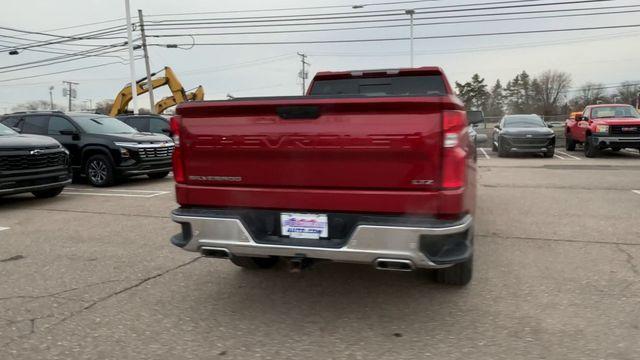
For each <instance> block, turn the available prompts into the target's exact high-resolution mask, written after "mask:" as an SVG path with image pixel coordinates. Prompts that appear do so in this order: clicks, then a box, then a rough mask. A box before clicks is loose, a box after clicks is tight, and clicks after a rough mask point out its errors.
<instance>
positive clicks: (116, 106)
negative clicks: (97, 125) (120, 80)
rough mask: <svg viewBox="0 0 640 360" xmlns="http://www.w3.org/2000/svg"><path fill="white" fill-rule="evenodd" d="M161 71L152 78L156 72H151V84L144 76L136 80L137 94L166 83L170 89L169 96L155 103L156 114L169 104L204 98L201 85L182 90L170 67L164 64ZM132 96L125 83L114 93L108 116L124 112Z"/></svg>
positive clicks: (168, 106)
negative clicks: (161, 72)
mask: <svg viewBox="0 0 640 360" xmlns="http://www.w3.org/2000/svg"><path fill="white" fill-rule="evenodd" d="M161 71H164V76H161V77H156V78H153V77H154V76H156V75H157V74H158V73H157V72H156V73H152V74H151V77H152V79H151V84H147V78H146V77H144V78H142V79H140V80H138V81H136V90H137V94H138V95H142V94H144V93H146V92H147V91H149V89H156V88H159V87H161V86H165V85H167V86H168V87H169V90H171V96H169V97H166V98H164V99H162V100H160V101H159V102H158V103H156V104H155V109H156V113H157V114H160V113H161V112H162V111H164V110H165V109H167V108H170V107H171V106H174V105H177V104H180V103H182V102H185V101H191V100H202V99H204V88H202V86H198V88H196V90H195V91H193V92H190V93H187V92H186V91H185V90H184V87H183V86H182V83H181V82H180V80H178V77H177V76H176V74H175V73H174V72H173V70H172V69H171V68H170V67H168V66H166V67H165V68H164V69H162V70H161ZM132 98H133V96H132V93H131V85H130V84H127V85H126V86H125V87H124V88H122V90H120V92H119V93H118V95H116V98H115V100H114V101H113V106H112V107H111V111H110V112H109V116H116V115H119V114H123V113H125V112H126V110H127V106H128V105H129V102H131V99H132ZM158 109H161V111H158Z"/></svg>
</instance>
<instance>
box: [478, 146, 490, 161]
mask: <svg viewBox="0 0 640 360" xmlns="http://www.w3.org/2000/svg"><path fill="white" fill-rule="evenodd" d="M480 151H482V154H484V157H485V158H487V159H491V156H489V155H488V154H487V152H486V151H485V150H484V149H483V148H480Z"/></svg>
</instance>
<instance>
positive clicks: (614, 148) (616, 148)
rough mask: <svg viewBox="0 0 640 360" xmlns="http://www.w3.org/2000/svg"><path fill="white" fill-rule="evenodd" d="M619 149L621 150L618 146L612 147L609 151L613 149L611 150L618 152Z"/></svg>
mask: <svg viewBox="0 0 640 360" xmlns="http://www.w3.org/2000/svg"><path fill="white" fill-rule="evenodd" d="M620 150H622V148H619V147H613V148H611V151H613V152H618V151H620Z"/></svg>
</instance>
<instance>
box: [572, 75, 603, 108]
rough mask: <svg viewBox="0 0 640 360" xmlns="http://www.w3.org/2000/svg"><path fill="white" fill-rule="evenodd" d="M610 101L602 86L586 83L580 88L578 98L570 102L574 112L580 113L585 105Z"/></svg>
mask: <svg viewBox="0 0 640 360" xmlns="http://www.w3.org/2000/svg"><path fill="white" fill-rule="evenodd" d="M610 101H611V100H610V99H609V97H608V96H607V94H606V93H605V91H604V86H603V85H602V84H598V83H591V82H589V83H586V84H584V85H582V87H580V90H579V91H578V96H576V97H574V98H573V99H572V100H571V108H572V109H573V110H574V111H581V110H582V109H584V108H585V107H586V106H587V105H593V104H598V103H606V102H610Z"/></svg>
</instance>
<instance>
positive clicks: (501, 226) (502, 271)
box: [0, 149, 640, 359]
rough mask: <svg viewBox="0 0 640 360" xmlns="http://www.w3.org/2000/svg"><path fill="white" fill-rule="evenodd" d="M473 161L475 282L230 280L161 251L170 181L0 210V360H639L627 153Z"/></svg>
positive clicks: (0, 202)
mask: <svg viewBox="0 0 640 360" xmlns="http://www.w3.org/2000/svg"><path fill="white" fill-rule="evenodd" d="M557 155H558V157H556V158H553V159H544V158H536V157H531V156H526V157H525V156H523V157H513V158H497V157H496V156H495V155H494V153H492V152H491V151H489V150H487V149H484V151H483V150H480V151H479V152H478V158H479V160H478V167H479V170H480V171H479V186H478V209H477V223H476V255H475V274H474V280H473V281H472V283H471V284H470V285H469V286H467V287H465V288H457V287H447V286H442V285H438V284H435V283H433V282H432V281H430V280H429V279H428V278H427V277H426V276H424V274H423V273H393V272H380V271H376V270H374V269H373V268H370V267H367V266H360V265H349V264H329V263H323V264H319V265H318V266H315V267H313V268H312V269H310V270H308V271H303V272H302V273H299V274H295V273H289V272H287V271H286V270H285V269H284V268H278V269H274V270H266V271H257V272H256V271H247V270H242V269H239V268H237V267H235V266H234V265H232V264H231V263H230V262H228V261H224V260H210V259H204V258H200V257H199V256H198V255H197V254H194V253H186V252H184V251H181V250H179V249H177V248H174V247H173V246H172V245H170V244H169V237H170V236H171V235H173V234H174V233H177V232H178V231H179V227H178V226H177V225H176V224H174V223H172V222H171V221H170V219H169V212H170V211H171V210H172V209H173V208H175V207H176V204H175V202H174V197H173V184H172V179H171V178H167V179H164V180H146V179H142V178H141V179H135V180H132V181H128V182H125V183H123V184H120V185H118V186H116V187H113V188H108V189H95V188H90V187H88V186H86V185H75V184H74V185H73V186H72V187H70V188H68V189H67V190H65V192H64V193H63V194H62V195H61V196H60V197H58V198H55V199H47V200H40V199H35V198H33V197H31V196H29V195H19V196H12V197H7V198H2V199H0V279H1V281H0V359H12V358H16V359H212V358H224V359H254V358H256V359H285V358H308V359H371V358H376V359H420V358H432V357H433V358H438V359H460V358H468V359H637V358H638V354H640V281H639V280H640V226H638V224H640V211H639V209H640V155H639V154H638V152H620V153H606V154H604V155H603V156H602V157H600V158H596V159H586V158H584V156H582V155H581V154H580V153H579V152H575V153H573V152H572V153H566V152H565V153H564V155H563V153H562V152H558V153H557Z"/></svg>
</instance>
